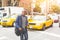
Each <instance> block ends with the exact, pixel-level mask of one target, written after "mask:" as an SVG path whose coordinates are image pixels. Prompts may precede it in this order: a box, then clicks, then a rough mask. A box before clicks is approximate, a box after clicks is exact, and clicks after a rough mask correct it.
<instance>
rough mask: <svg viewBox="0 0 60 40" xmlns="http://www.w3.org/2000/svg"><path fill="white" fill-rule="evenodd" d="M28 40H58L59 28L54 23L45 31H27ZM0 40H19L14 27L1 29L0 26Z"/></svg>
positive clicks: (59, 37) (59, 36) (59, 38)
mask: <svg viewBox="0 0 60 40" xmlns="http://www.w3.org/2000/svg"><path fill="white" fill-rule="evenodd" d="M28 35H29V40H60V28H59V26H58V23H54V24H53V27H51V28H48V29H46V30H45V31H37V30H29V31H28ZM0 40H20V37H18V36H16V35H15V32H14V27H9V28H3V27H2V26H0Z"/></svg>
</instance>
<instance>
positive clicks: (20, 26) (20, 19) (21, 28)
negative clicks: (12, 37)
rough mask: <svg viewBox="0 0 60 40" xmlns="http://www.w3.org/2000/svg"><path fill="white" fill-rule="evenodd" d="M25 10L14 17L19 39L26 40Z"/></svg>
mask: <svg viewBox="0 0 60 40" xmlns="http://www.w3.org/2000/svg"><path fill="white" fill-rule="evenodd" d="M26 13H27V12H26V10H24V11H22V14H21V15H20V16H18V17H17V19H16V28H18V29H19V31H20V39H21V40H28V32H27V26H28V20H27V17H26V16H25V15H26Z"/></svg>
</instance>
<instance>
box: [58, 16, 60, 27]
mask: <svg viewBox="0 0 60 40" xmlns="http://www.w3.org/2000/svg"><path fill="white" fill-rule="evenodd" d="M58 20H59V27H60V15H59V16H58Z"/></svg>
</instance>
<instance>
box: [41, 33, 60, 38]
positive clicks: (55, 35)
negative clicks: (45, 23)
mask: <svg viewBox="0 0 60 40" xmlns="http://www.w3.org/2000/svg"><path fill="white" fill-rule="evenodd" d="M41 33H42V34H47V35H50V36H54V37H59V38H60V35H59V34H55V33H49V32H41Z"/></svg>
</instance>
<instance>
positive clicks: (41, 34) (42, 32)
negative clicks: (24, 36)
mask: <svg viewBox="0 0 60 40" xmlns="http://www.w3.org/2000/svg"><path fill="white" fill-rule="evenodd" d="M37 33H40V34H37V36H34V37H32V38H30V39H31V40H34V39H37V37H40V36H43V34H44V35H49V36H53V37H57V38H60V35H58V34H55V33H49V32H45V31H40V32H37ZM47 40H49V39H47Z"/></svg>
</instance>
